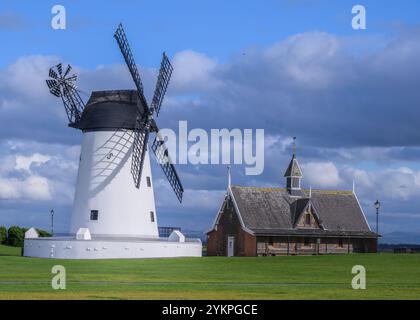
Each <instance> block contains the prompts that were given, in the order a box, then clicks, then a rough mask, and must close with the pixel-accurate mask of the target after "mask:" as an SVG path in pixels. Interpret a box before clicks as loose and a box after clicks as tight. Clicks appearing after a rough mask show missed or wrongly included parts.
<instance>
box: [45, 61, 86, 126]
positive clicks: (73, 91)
mask: <svg viewBox="0 0 420 320" xmlns="http://www.w3.org/2000/svg"><path fill="white" fill-rule="evenodd" d="M71 70H72V67H71V65H67V67H66V71H65V72H64V73H63V65H62V64H61V63H59V64H57V65H56V66H54V67H52V68H50V70H49V73H48V75H49V76H50V79H47V80H46V82H47V86H48V89H49V90H50V92H51V93H52V94H53V95H54V96H56V97H61V99H62V100H63V104H64V108H65V110H66V113H67V117H68V119H69V122H70V125H71V126H74V125H75V124H77V122H79V121H80V118H81V116H82V112H83V109H84V108H85V103H84V102H83V100H82V99H81V97H80V95H79V92H78V90H77V87H76V80H77V75H76V74H72V75H70V72H71Z"/></svg>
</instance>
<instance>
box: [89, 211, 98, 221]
mask: <svg viewBox="0 0 420 320" xmlns="http://www.w3.org/2000/svg"><path fill="white" fill-rule="evenodd" d="M98 214H99V211H98V210H90V220H92V221H96V220H98Z"/></svg>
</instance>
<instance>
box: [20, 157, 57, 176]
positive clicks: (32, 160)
mask: <svg viewBox="0 0 420 320" xmlns="http://www.w3.org/2000/svg"><path fill="white" fill-rule="evenodd" d="M50 159H51V157H49V156H46V155H43V154H39V153H35V154H33V155H31V156H29V157H26V156H16V166H15V169H16V170H26V171H29V172H30V171H31V170H30V169H31V165H32V164H35V165H36V164H42V163H45V162H47V161H48V160H50Z"/></svg>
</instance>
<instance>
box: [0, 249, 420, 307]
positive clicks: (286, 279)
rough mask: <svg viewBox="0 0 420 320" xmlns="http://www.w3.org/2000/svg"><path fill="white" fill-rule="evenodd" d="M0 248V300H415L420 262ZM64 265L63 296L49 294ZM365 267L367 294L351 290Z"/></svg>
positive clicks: (415, 258) (419, 294)
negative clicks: (47, 255) (99, 254)
mask: <svg viewBox="0 0 420 320" xmlns="http://www.w3.org/2000/svg"><path fill="white" fill-rule="evenodd" d="M19 252H20V250H19V249H15V248H9V247H4V246H0V299H419V298H420V255H414V254H412V255H394V254H380V255H376V254H364V255H363V254H359V255H357V254H354V255H342V256H306V257H260V258H225V257H203V258H177V259H143V260H141V259H138V260H97V261H87V260H84V261H72V260H49V259H34V258H23V257H19V256H12V255H18V254H19ZM56 264H61V265H63V266H65V268H66V272H67V289H66V290H59V291H56V290H53V289H52V288H51V279H52V276H53V275H52V274H51V268H52V266H53V265H56ZM356 264H359V265H363V266H365V268H366V273H367V289H366V290H353V289H352V288H351V279H352V277H353V275H352V274H351V269H352V267H353V266H354V265H356Z"/></svg>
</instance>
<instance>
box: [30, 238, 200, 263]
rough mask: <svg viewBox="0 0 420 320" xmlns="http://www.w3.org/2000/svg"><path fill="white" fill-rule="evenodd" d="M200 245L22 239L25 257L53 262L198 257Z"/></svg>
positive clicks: (167, 242) (189, 243) (159, 241)
mask: <svg viewBox="0 0 420 320" xmlns="http://www.w3.org/2000/svg"><path fill="white" fill-rule="evenodd" d="M201 251H202V244H201V241H200V240H196V241H194V242H183V243H180V242H171V241H167V240H155V241H153V240H150V241H145V240H143V241H128V240H124V241H117V240H104V239H102V240H75V239H67V240H65V239H54V238H51V239H47V238H39V239H26V240H25V245H24V255H25V256H26V257H37V258H56V259H133V258H173V257H201Z"/></svg>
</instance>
